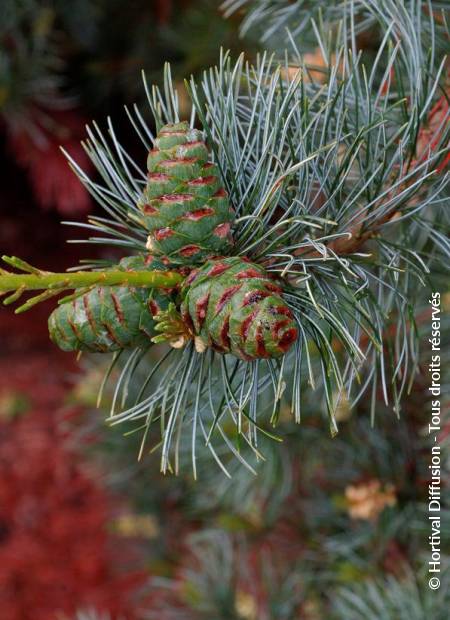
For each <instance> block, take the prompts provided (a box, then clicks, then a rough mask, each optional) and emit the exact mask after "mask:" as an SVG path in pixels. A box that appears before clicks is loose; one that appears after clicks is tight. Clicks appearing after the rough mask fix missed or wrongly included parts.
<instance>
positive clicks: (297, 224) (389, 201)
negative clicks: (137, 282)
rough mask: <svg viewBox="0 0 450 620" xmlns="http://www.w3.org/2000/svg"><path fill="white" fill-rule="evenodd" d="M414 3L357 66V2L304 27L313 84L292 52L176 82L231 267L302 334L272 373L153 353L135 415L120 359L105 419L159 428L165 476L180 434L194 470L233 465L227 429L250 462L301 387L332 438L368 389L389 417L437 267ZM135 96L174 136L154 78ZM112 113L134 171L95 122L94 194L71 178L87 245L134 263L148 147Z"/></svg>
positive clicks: (428, 62)
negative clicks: (244, 271) (80, 198)
mask: <svg viewBox="0 0 450 620" xmlns="http://www.w3.org/2000/svg"><path fill="white" fill-rule="evenodd" d="M362 4H364V6H366V5H369V4H370V5H371V3H370V2H369V3H364V2H363V3H362ZM398 4H399V3H397V5H398ZM413 4H414V7H415V5H416V4H417V3H401V6H398V7H397V8H398V10H397V13H396V20H395V21H393V22H391V21H390V20H391V12H390V11H391V9H392V7H391V3H389V2H387V3H383V4H382V5H380V7H379V8H377V9H376V11H375V9H374V8H373V7H372V8H371V11H372V13H371V15H372V18H373V19H376V20H377V22H378V23H379V24H380V27H382V26H383V25H386V30H385V33H384V35H383V36H382V38H381V40H380V44H379V48H378V51H377V53H376V56H375V58H373V59H372V60H371V65H370V66H368V65H367V64H366V62H365V59H364V56H363V55H361V53H359V51H358V44H357V38H356V28H355V19H356V17H357V9H358V6H359V3H356V4H353V3H351V4H350V5H349V6H348V7H347V8H346V10H345V11H344V13H343V19H342V21H341V22H339V25H337V26H336V33H337V34H336V36H333V37H328V36H326V34H324V32H322V31H321V30H320V29H319V28H315V33H316V38H317V44H318V45H319V46H320V49H321V51H322V54H323V57H324V58H325V60H326V66H325V69H324V73H325V75H324V76H320V77H319V78H317V77H314V75H312V74H311V73H310V72H309V71H308V68H307V67H306V66H305V64H304V60H303V56H302V53H301V52H300V50H299V49H298V48H297V47H296V44H295V41H294V39H293V38H292V40H291V48H290V49H289V50H288V51H286V54H285V58H284V60H283V61H278V60H276V59H275V58H274V57H273V56H271V55H269V54H268V53H263V54H262V55H261V56H259V57H258V58H257V59H256V61H255V63H250V62H248V61H247V60H245V59H244V57H242V56H241V57H239V58H238V59H237V60H233V59H232V58H231V57H230V55H229V54H227V53H222V54H221V56H220V59H219V63H218V65H217V66H216V67H212V68H211V69H209V70H207V71H205V72H204V74H203V77H202V79H201V80H195V79H194V78H192V79H191V80H190V82H189V83H187V84H186V87H187V89H188V92H189V95H190V97H191V100H192V115H191V126H193V125H194V123H199V124H200V125H201V126H202V128H203V131H204V132H205V136H206V139H207V141H208V144H209V147H210V148H211V150H212V154H213V158H214V161H215V163H216V164H217V166H218V168H219V170H220V172H221V176H222V181H223V183H224V185H225V187H226V190H227V192H228V193H229V196H230V201H231V204H232V206H233V207H234V209H235V211H236V214H237V220H236V225H235V228H234V238H235V241H236V245H235V250H234V253H235V254H238V255H242V256H246V257H248V258H249V259H250V260H252V261H255V262H259V263H261V264H262V265H264V266H265V268H266V269H267V270H268V271H269V272H270V273H272V274H274V275H277V276H280V277H282V278H284V298H285V300H286V301H287V303H288V305H289V307H290V309H291V310H292V312H293V314H294V317H295V320H296V323H297V327H298V330H299V334H300V335H299V339H298V341H297V343H296V345H295V347H293V348H292V350H291V352H290V353H288V354H287V355H286V356H285V357H283V358H282V359H281V360H274V359H268V360H256V361H251V362H245V361H242V360H235V359H229V358H228V357H223V356H222V355H217V354H215V353H214V352H213V351H211V350H209V351H207V352H206V353H198V352H196V351H195V350H194V348H193V346H191V345H188V346H186V347H185V348H184V349H183V350H181V351H179V350H169V351H167V352H166V353H165V354H164V355H162V356H161V358H160V359H159V361H158V362H157V363H154V364H153V367H152V368H151V370H150V371H149V372H148V375H147V377H146V379H145V381H144V383H143V386H142V389H141V390H140V394H139V395H138V397H137V399H136V402H134V403H132V402H130V401H129V398H128V385H129V383H130V379H131V377H132V376H133V373H135V372H136V369H137V367H138V365H139V363H140V362H141V360H142V359H143V358H144V355H143V352H142V351H141V350H139V349H136V350H135V351H133V352H131V354H130V355H129V356H128V357H125V356H124V355H120V358H121V359H122V362H123V363H122V371H121V375H120V378H119V380H118V382H117V385H116V398H115V399H114V406H113V408H112V410H111V418H110V420H111V421H112V422H113V423H118V422H123V421H127V422H133V423H136V424H137V425H138V426H139V428H142V429H144V438H146V437H147V433H148V431H149V428H150V426H151V424H152V423H153V422H155V421H158V422H159V426H160V428H161V449H162V469H163V470H164V471H167V470H170V469H173V470H177V469H178V457H177V454H178V449H179V447H180V445H181V443H182V442H183V441H184V440H185V438H186V430H185V427H190V431H187V433H188V434H190V437H191V439H190V443H191V445H192V449H193V465H194V471H195V460H196V446H197V445H198V444H199V442H200V443H203V444H204V443H206V444H207V445H208V446H209V449H210V450H211V451H212V452H213V453H214V454H215V448H214V447H213V444H214V442H215V441H216V440H221V441H224V442H225V443H226V444H227V445H228V447H229V449H230V450H232V451H233V452H234V453H235V455H236V456H237V458H238V459H242V457H241V455H240V454H239V451H240V449H239V447H238V448H237V449H236V447H235V441H234V439H233V438H232V437H231V436H230V434H229V431H225V427H226V425H227V424H228V422H227V420H229V421H230V422H231V423H232V426H235V428H236V429H237V436H236V439H237V440H238V441H239V443H241V442H243V443H244V444H248V446H250V448H251V449H252V450H253V451H254V452H255V454H259V452H258V448H257V435H258V433H259V431H263V432H265V433H267V432H268V431H267V426H266V424H267V421H268V420H270V421H271V423H272V424H274V423H275V422H276V420H277V418H278V415H279V410H280V406H281V404H282V402H283V401H287V402H288V403H289V406H290V407H291V410H292V413H293V415H294V418H295V419H296V420H297V421H298V420H300V418H301V408H302V405H301V398H302V392H303V390H304V389H305V385H304V379H305V377H307V379H308V385H307V387H306V389H308V390H309V389H315V390H317V392H318V394H321V395H322V394H323V395H324V399H325V402H326V405H327V409H328V415H329V424H330V428H331V430H332V432H333V433H334V432H336V430H337V425H336V422H335V418H334V412H335V409H336V407H337V406H338V404H339V401H340V400H341V399H342V398H349V399H351V400H352V402H357V401H358V399H360V398H361V397H362V396H363V395H365V394H367V393H368V394H369V396H370V397H371V399H372V415H373V412H374V405H375V401H376V398H377V393H378V391H379V390H381V392H382V394H383V398H384V400H385V403H386V404H389V405H390V406H391V407H392V408H393V409H394V411H396V412H397V413H398V412H399V410H400V403H401V400H402V398H403V397H404V395H405V394H406V393H407V390H408V387H409V385H410V382H411V378H412V377H413V375H414V373H415V371H416V367H417V348H418V342H417V334H416V330H415V327H414V316H415V305H416V303H417V291H418V290H419V289H420V288H421V287H423V286H424V285H425V284H426V282H427V280H428V278H429V276H430V271H432V270H433V269H435V268H437V267H438V266H442V265H444V264H445V263H446V261H448V256H449V251H450V246H449V244H448V239H447V237H446V231H447V230H448V208H446V207H448V198H447V193H446V190H447V187H448V181H449V174H448V172H446V171H445V167H446V158H447V156H448V151H449V132H450V125H449V122H448V121H449V106H448V101H447V98H446V95H445V91H444V82H445V79H446V69H445V59H444V58H443V57H442V56H441V55H439V52H438V50H437V49H436V47H435V46H434V43H433V41H434V39H431V46H430V47H429V48H428V49H426V41H428V39H429V37H428V34H429V32H430V29H431V28H432V24H433V23H434V22H433V20H432V19H431V17H430V16H428V18H425V17H424V18H423V19H427V20H428V21H427V23H428V27H427V28H418V27H417V26H418V23H417V19H418V13H417V12H412V9H413V8H414V7H413ZM419 4H420V3H419ZM425 4H426V6H424V7H422V8H426V7H427V6H428V3H425ZM416 8H417V7H416ZM305 10H306V7H305ZM421 15H422V13H421ZM413 18H414V19H413ZM415 20H416V21H415ZM388 23H389V25H388ZM144 84H145V88H146V92H147V96H148V103H149V107H150V111H151V113H152V116H153V120H152V122H153V123H154V124H155V125H156V128H157V129H158V128H160V127H161V126H162V125H164V124H166V123H178V122H179V121H180V114H179V108H178V101H179V99H178V93H177V91H176V89H175V87H174V84H173V81H172V79H171V74H170V67H169V66H167V67H166V71H165V79H164V87H163V89H162V90H160V89H159V88H158V87H152V88H150V87H149V86H148V85H147V84H146V83H145V82H144ZM127 114H128V117H129V120H130V122H131V124H132V126H133V128H134V129H135V131H136V133H137V135H138V137H139V138H140V140H141V142H142V145H143V147H144V148H143V154H142V159H141V160H139V161H135V160H134V159H132V158H131V156H130V155H129V154H128V153H127V152H126V151H125V150H124V148H123V147H122V146H121V144H120V141H119V138H118V136H117V135H116V133H115V131H114V128H113V124H112V122H111V121H110V120H109V121H108V129H107V132H106V134H105V133H104V132H102V131H101V130H100V128H99V127H98V126H97V125H94V126H93V127H92V128H90V129H89V132H88V134H89V138H88V140H87V142H86V144H85V149H86V152H87V153H88V155H89V157H90V158H91V160H92V162H93V163H94V165H95V166H96V168H97V170H98V172H99V175H100V177H101V179H102V180H101V181H97V180H91V179H90V178H88V176H87V175H86V174H85V173H84V172H83V171H82V170H81V169H80V168H78V166H77V164H76V162H73V161H72V166H73V168H74V169H75V171H76V172H77V173H78V174H79V176H80V179H81V180H82V182H83V183H84V184H85V185H86V186H87V188H88V189H89V191H90V192H91V193H92V194H93V196H94V197H95V198H96V199H97V201H98V202H99V203H100V204H101V205H102V206H103V208H104V209H105V211H106V217H93V218H90V223H89V224H88V225H86V226H87V227H88V228H90V229H92V230H93V231H94V233H95V234H94V236H93V237H92V238H91V242H92V243H96V244H98V243H102V244H106V245H114V246H121V247H123V248H125V249H126V250H127V251H128V252H130V251H143V250H145V242H146V232H145V230H143V229H142V228H141V227H140V226H139V225H138V224H136V223H135V220H134V218H132V220H130V218H129V214H130V212H131V213H133V210H135V211H136V209H137V207H136V204H137V202H138V200H139V197H140V195H141V193H142V190H143V188H144V186H145V183H146V175H145V169H144V167H143V166H142V163H143V162H145V151H146V150H149V149H150V148H151V147H152V143H153V140H154V135H153V133H152V131H151V129H150V128H149V127H150V125H151V123H150V124H149V123H148V122H147V121H146V120H144V116H143V114H142V113H141V112H140V111H139V110H138V108H137V107H134V108H133V109H131V110H127ZM115 360H116V361H117V357H116V358H115ZM119 403H120V408H121V411H120V412H117V411H116V405H118V404H119ZM230 437H231V439H230Z"/></svg>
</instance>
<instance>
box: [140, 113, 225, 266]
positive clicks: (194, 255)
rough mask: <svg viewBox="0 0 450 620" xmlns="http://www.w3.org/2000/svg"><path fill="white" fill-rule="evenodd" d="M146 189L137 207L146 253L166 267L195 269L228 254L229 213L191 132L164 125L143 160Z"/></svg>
mask: <svg viewBox="0 0 450 620" xmlns="http://www.w3.org/2000/svg"><path fill="white" fill-rule="evenodd" d="M147 167H148V170H149V172H148V183H147V186H146V188H145V190H144V193H143V196H142V198H141V200H140V201H139V203H138V208H139V209H140V210H141V212H142V217H141V218H140V221H141V223H142V224H143V226H144V227H145V228H146V229H147V230H148V231H149V232H150V235H149V237H148V244H147V247H148V249H149V251H150V252H151V253H152V254H154V255H156V256H160V257H163V258H164V259H165V260H166V261H167V262H169V263H175V264H176V263H178V264H186V265H195V264H201V263H203V262H204V261H205V260H206V259H207V258H211V257H212V256H214V255H222V254H229V252H230V248H231V247H232V244H233V240H232V237H231V224H232V222H233V220H234V211H233V209H232V208H231V207H230V204H229V201H228V196H227V193H226V192H225V190H224V189H223V187H222V186H221V184H220V180H219V173H218V170H217V167H216V166H215V165H214V164H213V163H211V162H208V149H207V147H206V145H205V143H204V142H203V140H202V134H201V132H200V131H198V130H197V129H191V128H190V127H189V125H188V123H186V122H182V123H176V124H174V125H165V126H164V127H163V128H162V129H161V131H160V132H159V134H158V136H157V138H156V140H155V148H154V149H153V150H151V151H150V153H149V154H148V160H147Z"/></svg>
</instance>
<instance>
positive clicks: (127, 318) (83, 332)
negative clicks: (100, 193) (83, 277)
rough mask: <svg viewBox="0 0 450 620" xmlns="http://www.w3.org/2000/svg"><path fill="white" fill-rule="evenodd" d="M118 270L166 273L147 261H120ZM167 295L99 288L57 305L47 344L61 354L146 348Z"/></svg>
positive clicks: (155, 291)
mask: <svg viewBox="0 0 450 620" xmlns="http://www.w3.org/2000/svg"><path fill="white" fill-rule="evenodd" d="M117 268H118V269H119V270H124V271H125V270H133V271H142V270H144V269H145V270H151V269H158V270H163V269H167V267H166V266H165V265H163V264H162V263H161V262H160V261H158V260H156V259H154V258H153V257H151V259H150V260H149V259H148V257H147V258H145V257H143V256H130V257H127V258H123V259H122V260H121V261H120V263H119V265H118V267H117ZM170 299H171V297H170V294H169V293H168V292H167V291H164V290H162V289H146V288H131V287H127V286H115V287H109V286H103V287H96V288H95V289H93V290H91V291H89V292H87V293H85V294H84V295H81V296H80V297H77V298H76V299H75V300H73V301H71V302H66V303H64V304H61V305H60V306H59V307H58V308H56V309H55V310H54V311H53V312H52V314H51V315H50V317H49V320H48V329H49V333H50V338H51V340H52V341H53V342H54V343H55V344H57V345H58V346H59V347H60V349H62V350H63V351H91V352H99V353H104V352H108V351H117V350H119V349H125V348H133V347H139V346H148V345H150V344H151V342H150V339H151V338H152V337H153V336H154V335H155V334H156V332H155V331H154V325H155V323H154V319H153V317H154V316H155V315H156V314H157V313H158V312H159V311H160V310H161V309H164V308H166V307H167V306H168V305H169V302H170Z"/></svg>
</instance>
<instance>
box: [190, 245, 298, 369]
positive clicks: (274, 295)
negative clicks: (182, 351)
mask: <svg viewBox="0 0 450 620" xmlns="http://www.w3.org/2000/svg"><path fill="white" fill-rule="evenodd" d="M181 296H182V299H183V301H182V304H181V314H182V317H183V320H184V321H185V323H186V324H187V325H189V327H190V329H191V332H192V333H193V335H194V337H195V343H196V348H197V350H198V347H199V346H200V345H201V344H202V345H203V346H204V347H212V348H213V349H214V350H216V351H218V352H220V353H232V354H233V355H235V356H236V357H239V358H241V359H243V360H254V359H258V358H269V357H280V356H282V355H284V354H285V353H286V352H287V351H288V350H289V348H290V347H291V346H292V344H293V343H294V342H295V341H296V340H297V337H298V330H297V325H296V322H295V320H294V317H293V315H292V312H291V310H290V309H289V307H288V306H287V304H286V302H285V301H284V299H283V297H282V289H281V288H280V287H279V286H278V284H277V283H276V282H275V281H274V280H273V279H272V278H270V276H269V275H268V273H267V272H266V271H265V269H264V268H263V267H261V266H260V265H257V264H254V263H250V262H248V261H247V260H246V259H243V258H242V257H229V258H222V259H216V260H211V261H209V262H207V263H206V264H205V265H203V266H202V267H201V268H200V269H197V270H194V271H192V272H191V274H190V276H189V277H188V278H187V279H186V280H185V282H184V284H183V287H182V290H181Z"/></svg>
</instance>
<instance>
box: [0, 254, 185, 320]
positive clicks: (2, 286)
mask: <svg viewBox="0 0 450 620" xmlns="http://www.w3.org/2000/svg"><path fill="white" fill-rule="evenodd" d="M2 259H3V261H4V262H5V263H7V264H8V265H11V266H12V267H15V268H16V269H20V270H21V271H23V272H24V273H12V272H9V271H6V270H5V269H1V270H0V294H1V295H4V294H6V293H11V292H12V294H11V295H9V296H8V297H6V298H5V299H4V301H3V303H4V304H5V305H8V304H10V303H13V302H15V301H17V300H18V299H19V297H20V296H21V295H22V294H23V293H24V292H26V291H37V290H43V291H44V293H41V294H40V295H38V296H36V297H33V298H31V299H29V300H28V301H27V302H26V303H25V304H23V305H22V306H20V307H19V308H17V309H16V311H15V312H16V314H18V313H20V312H24V311H26V310H28V309H29V308H31V307H32V306H34V305H35V304H36V303H39V302H40V301H44V300H45V299H48V298H49V297H53V296H55V295H58V294H59V293H62V292H63V291H65V290H71V289H86V288H89V287H91V286H130V287H138V288H142V287H145V288H172V287H174V286H176V285H177V284H179V283H180V282H181V281H182V280H183V277H182V276H181V275H180V274H179V273H176V272H172V271H118V270H113V269H110V270H104V271H74V272H66V273H54V272H51V271H43V270H40V269H37V268H36V267H33V266H32V265H29V264H28V263H26V262H25V261H23V260H21V259H19V258H17V257H15V256H11V257H10V256H3V257H2Z"/></svg>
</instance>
